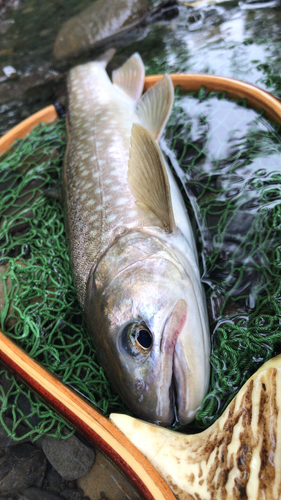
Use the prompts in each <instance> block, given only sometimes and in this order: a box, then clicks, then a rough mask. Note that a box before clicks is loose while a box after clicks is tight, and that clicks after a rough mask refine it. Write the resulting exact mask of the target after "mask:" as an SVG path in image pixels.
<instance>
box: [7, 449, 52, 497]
mask: <svg viewBox="0 0 281 500" xmlns="http://www.w3.org/2000/svg"><path fill="white" fill-rule="evenodd" d="M46 468H47V460H46V458H45V456H44V454H43V453H42V451H41V450H37V449H36V448H35V447H34V446H32V445H31V444H29V443H23V444H17V445H15V446H12V447H10V448H6V449H4V448H1V449H0V495H14V494H15V493H17V492H19V491H21V490H23V489H25V488H28V487H30V486H37V487H41V485H42V483H43V479H44V475H45V471H46Z"/></svg>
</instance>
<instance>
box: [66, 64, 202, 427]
mask: <svg viewBox="0 0 281 500" xmlns="http://www.w3.org/2000/svg"><path fill="white" fill-rule="evenodd" d="M105 63H106V60H105V62H104V63H102V62H93V63H89V64H86V65H83V66H78V67H76V68H74V69H72V70H71V72H70V75H69V81H68V93H69V144H68V150H67V154H66V160H65V167H64V193H65V205H66V223H67V232H68V239H69V247H70V257H71V262H72V268H73V275H74V281H75V285H76V289H77V294H78V298H79V301H80V304H81V307H82V309H83V311H84V314H85V317H86V321H87V324H88V327H89V331H90V333H91V336H92V338H93V342H94V345H95V347H96V349H97V353H98V356H99V359H100V362H101V364H102V366H103V368H104V370H105V372H106V374H107V376H108V378H109V379H110V380H111V382H112V384H113V385H114V386H115V388H116V390H117V391H118V392H119V394H120V395H121V397H122V398H123V399H124V401H125V402H126V404H127V405H128V406H129V407H130V408H131V409H132V410H133V411H134V412H135V413H136V414H137V416H139V417H142V418H145V419H147V420H150V421H153V422H158V423H160V424H162V425H170V424H171V423H172V422H173V420H174V419H175V407H176V408H177V409H176V416H177V418H178V420H179V421H180V422H181V423H187V422H189V421H190V420H192V419H193V418H194V415H195V413H196V411H197V409H198V408H199V406H200V404H201V402H202V399H203V397H204V396H205V394H206V391H207V388H208V382H209V349H210V347H209V343H210V341H209V331H208V319H207V313H206V304H205V297H204V291H203V289H202V285H201V283H200V276H199V270H198V261H197V255H196V247H195V243H194V239H193V235H192V230H191V227H190V222H189V219H188V215H187V213H186V210H185V207H184V204H183V200H182V198H181V195H180V193H179V190H178V188H177V185H176V183H175V180H174V179H173V176H172V174H171V172H170V171H169V168H168V166H167V165H166V164H165V161H164V159H163V157H162V155H161V152H160V150H159V148H158V146H157V141H159V138H160V136H161V133H162V131H163V128H164V126H165V123H166V121H167V119H168V117H169V114H170V111H171V106H172V102H173V88H172V84H171V81H170V80H169V77H167V76H165V77H163V79H162V80H161V81H159V82H158V83H157V84H156V85H155V86H154V87H152V89H150V90H149V91H148V92H147V93H146V94H144V96H143V97H142V98H141V94H142V88H143V83H144V66H143V63H142V61H141V58H140V56H139V55H138V54H134V55H133V56H132V57H131V58H130V59H129V60H128V61H127V62H126V63H125V64H124V65H123V66H122V67H121V68H119V70H117V71H115V72H114V73H113V84H112V83H111V81H110V79H109V78H108V76H107V74H106V71H105ZM140 98H141V99H140Z"/></svg>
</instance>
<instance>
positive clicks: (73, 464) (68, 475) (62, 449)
mask: <svg viewBox="0 0 281 500" xmlns="http://www.w3.org/2000/svg"><path fill="white" fill-rule="evenodd" d="M42 447H43V451H44V453H45V455H46V457H47V459H48V460H49V462H50V463H51V464H52V466H53V467H54V469H56V471H57V472H58V473H59V474H60V475H61V476H62V477H63V478H64V479H67V480H70V481H71V480H73V479H77V478H79V477H81V476H83V475H84V474H86V472H88V470H89V469H90V467H91V466H92V465H93V463H94V461H95V452H94V450H93V449H92V448H89V447H88V446H86V445H85V444H83V443H82V442H81V441H79V439H77V437H75V436H71V437H70V438H68V439H57V438H54V437H49V436H48V437H46V438H45V439H44V441H43V444H42Z"/></svg>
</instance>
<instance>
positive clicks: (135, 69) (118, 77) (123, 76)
mask: <svg viewBox="0 0 281 500" xmlns="http://www.w3.org/2000/svg"><path fill="white" fill-rule="evenodd" d="M144 77H145V69H144V64H143V62H142V58H141V56H140V55H139V54H138V53H137V52H135V54H133V55H132V56H131V57H130V58H129V59H128V60H127V61H126V62H125V63H124V64H123V66H121V67H120V68H119V69H117V70H115V71H113V73H112V82H113V84H114V85H117V86H118V87H120V88H121V89H122V90H123V92H125V94H127V95H128V96H129V97H131V99H133V101H135V102H137V101H138V100H139V99H140V97H141V95H142V91H143V85H144Z"/></svg>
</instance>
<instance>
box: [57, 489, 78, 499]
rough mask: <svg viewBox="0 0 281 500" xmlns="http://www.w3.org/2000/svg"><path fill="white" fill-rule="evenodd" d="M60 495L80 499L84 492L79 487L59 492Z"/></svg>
mask: <svg viewBox="0 0 281 500" xmlns="http://www.w3.org/2000/svg"><path fill="white" fill-rule="evenodd" d="M61 496H62V497H63V498H66V499H67V500H82V499H83V496H84V493H83V491H82V490H81V489H80V488H77V489H75V490H68V489H67V490H64V491H62V492H61Z"/></svg>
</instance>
